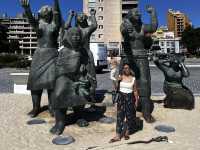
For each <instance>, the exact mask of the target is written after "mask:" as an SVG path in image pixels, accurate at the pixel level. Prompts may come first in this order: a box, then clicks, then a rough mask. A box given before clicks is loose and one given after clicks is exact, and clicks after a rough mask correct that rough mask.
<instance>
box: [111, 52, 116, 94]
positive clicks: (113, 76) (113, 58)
mask: <svg viewBox="0 0 200 150" xmlns="http://www.w3.org/2000/svg"><path fill="white" fill-rule="evenodd" d="M109 64H110V79H111V80H112V84H113V86H112V90H113V91H115V90H116V87H117V82H116V81H117V79H116V75H117V69H118V61H117V59H116V55H115V54H114V52H112V53H111V57H110V62H109Z"/></svg>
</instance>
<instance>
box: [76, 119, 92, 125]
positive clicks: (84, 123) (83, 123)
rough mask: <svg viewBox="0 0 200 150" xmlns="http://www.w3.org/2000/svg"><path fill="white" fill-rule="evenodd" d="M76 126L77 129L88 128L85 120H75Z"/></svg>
mask: <svg viewBox="0 0 200 150" xmlns="http://www.w3.org/2000/svg"><path fill="white" fill-rule="evenodd" d="M76 123H77V125H78V126H79V127H87V126H89V122H88V121H87V120H85V119H83V118H82V119H78V120H77V122H76Z"/></svg>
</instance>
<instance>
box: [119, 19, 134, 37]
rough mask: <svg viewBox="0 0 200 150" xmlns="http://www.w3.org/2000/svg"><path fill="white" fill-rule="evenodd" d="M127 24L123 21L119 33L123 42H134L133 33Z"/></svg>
mask: <svg viewBox="0 0 200 150" xmlns="http://www.w3.org/2000/svg"><path fill="white" fill-rule="evenodd" d="M129 26H130V25H129V24H128V21H126V20H124V21H123V23H122V24H121V26H120V31H121V34H122V36H123V38H124V39H125V40H130V39H132V40H134V39H135V32H134V30H133V28H132V27H131V26H130V27H129Z"/></svg>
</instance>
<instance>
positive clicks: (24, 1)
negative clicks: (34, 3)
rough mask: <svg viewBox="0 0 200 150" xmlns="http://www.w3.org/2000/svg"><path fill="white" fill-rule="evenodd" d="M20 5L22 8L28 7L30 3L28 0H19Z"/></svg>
mask: <svg viewBox="0 0 200 150" xmlns="http://www.w3.org/2000/svg"><path fill="white" fill-rule="evenodd" d="M20 3H21V6H22V7H23V8H29V7H30V4H29V0H20Z"/></svg>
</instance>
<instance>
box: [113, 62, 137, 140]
mask: <svg viewBox="0 0 200 150" xmlns="http://www.w3.org/2000/svg"><path fill="white" fill-rule="evenodd" d="M118 80H120V83H119V85H118V86H119V99H118V100H117V125H116V136H115V137H114V138H112V139H111V140H110V143H112V142H116V141H120V140H121V138H122V137H124V138H125V140H128V139H129V132H130V130H131V128H133V127H134V124H135V119H136V109H135V108H136V106H137V103H138V98H139V97H138V91H137V85H136V79H135V76H134V72H133V71H132V70H131V69H130V66H129V65H128V64H124V65H123V71H122V75H121V76H120V77H119V79H118ZM124 123H127V128H126V129H124ZM124 130H125V131H124ZM123 131H124V132H123Z"/></svg>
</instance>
